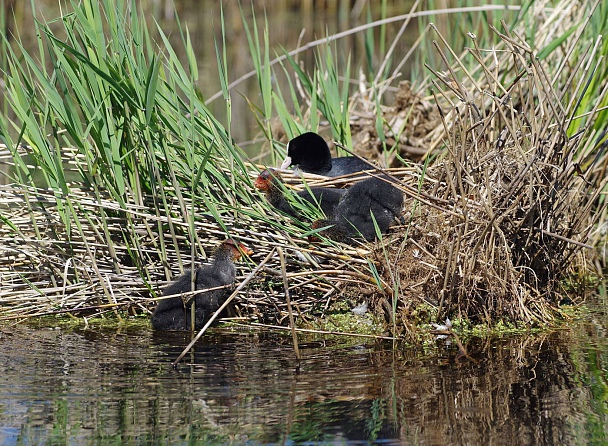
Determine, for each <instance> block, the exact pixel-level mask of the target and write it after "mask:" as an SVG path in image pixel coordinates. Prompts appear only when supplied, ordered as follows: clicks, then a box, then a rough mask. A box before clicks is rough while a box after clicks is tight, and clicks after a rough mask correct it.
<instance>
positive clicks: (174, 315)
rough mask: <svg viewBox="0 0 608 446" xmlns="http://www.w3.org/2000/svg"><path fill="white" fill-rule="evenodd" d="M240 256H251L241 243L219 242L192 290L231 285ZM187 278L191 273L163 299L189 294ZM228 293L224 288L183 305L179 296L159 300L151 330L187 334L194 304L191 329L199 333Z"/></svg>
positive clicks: (199, 269)
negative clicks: (193, 326) (177, 331)
mask: <svg viewBox="0 0 608 446" xmlns="http://www.w3.org/2000/svg"><path fill="white" fill-rule="evenodd" d="M242 254H247V255H249V254H252V252H251V251H250V250H249V249H247V248H246V247H245V245H243V244H242V243H238V242H236V241H234V240H231V239H228V240H225V241H223V242H222V243H221V244H220V245H219V247H218V248H217V249H216V251H215V258H214V260H213V263H212V264H211V265H207V266H203V267H200V268H198V269H197V270H196V271H195V272H194V274H195V275H196V277H195V278H194V285H195V289H196V290H204V289H208V288H214V287H220V286H225V285H232V284H234V280H235V277H236V268H235V266H234V263H233V262H234V261H235V260H238V259H239V258H240V257H241V255H242ZM191 277H192V272H191V271H186V272H185V273H184V274H183V275H182V276H180V277H178V278H177V279H176V280H175V281H174V282H173V283H171V284H170V285H169V286H168V287H167V288H166V289H165V291H164V292H163V296H170V295H173V294H180V293H187V292H189V291H191V290H192V288H191ZM230 293H231V290H230V289H229V288H228V287H226V288H221V289H218V290H213V291H205V292H201V293H196V294H195V295H194V297H193V298H189V302H188V304H186V305H184V300H183V299H182V297H181V296H176V297H172V298H169V299H163V300H161V301H159V303H158V306H157V307H156V310H154V314H153V315H152V327H153V328H154V329H156V330H190V329H191V328H190V307H191V306H192V301H194V302H195V310H196V311H195V314H196V317H195V329H196V330H200V329H201V328H203V326H204V325H205V324H206V323H207V321H208V320H209V318H210V317H211V315H212V314H213V313H214V312H216V311H217V309H218V308H219V307H220V306H222V304H223V303H224V302H225V301H226V299H227V298H228V296H230ZM187 300H188V299H187Z"/></svg>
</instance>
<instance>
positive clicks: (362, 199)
mask: <svg viewBox="0 0 608 446" xmlns="http://www.w3.org/2000/svg"><path fill="white" fill-rule="evenodd" d="M402 206H403V194H402V193H401V191H400V190H399V189H397V188H396V187H395V186H393V185H392V184H390V183H387V182H386V181H384V180H382V179H380V178H369V179H367V180H364V181H360V182H359V183H357V184H355V185H354V186H352V187H350V188H349V189H348V190H347V191H346V193H345V194H344V196H343V197H342V199H341V200H340V203H338V206H337V207H336V210H335V212H334V217H333V218H331V219H329V220H318V221H316V222H314V223H313V229H319V228H322V227H324V226H331V228H328V229H326V230H325V231H323V234H324V235H326V236H327V237H329V238H332V239H334V240H337V241H342V242H348V241H350V240H351V239H353V238H361V237H362V238H364V239H365V240H367V241H372V240H375V239H376V228H375V225H374V220H375V221H376V224H377V225H378V229H379V230H380V233H381V234H384V233H386V231H387V230H388V228H389V227H390V226H391V225H392V224H393V223H395V222H396V221H397V220H398V219H399V216H400V215H401V207H402ZM372 215H373V218H372Z"/></svg>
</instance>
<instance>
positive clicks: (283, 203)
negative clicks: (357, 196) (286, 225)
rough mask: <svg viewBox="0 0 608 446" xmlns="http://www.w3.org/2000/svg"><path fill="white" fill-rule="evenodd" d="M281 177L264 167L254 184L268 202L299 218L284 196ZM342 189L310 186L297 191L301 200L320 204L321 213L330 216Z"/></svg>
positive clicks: (342, 191) (343, 191)
mask: <svg viewBox="0 0 608 446" xmlns="http://www.w3.org/2000/svg"><path fill="white" fill-rule="evenodd" d="M282 183H283V178H282V177H281V175H280V174H279V173H278V172H277V171H275V170H273V169H265V170H263V171H262V172H261V173H260V175H259V176H258V177H257V178H256V180H255V182H254V186H255V187H256V188H257V189H258V190H260V191H262V192H264V194H265V195H266V199H267V200H268V202H269V203H270V204H271V205H272V206H273V207H275V208H276V209H279V210H280V211H283V212H285V213H286V214H288V215H291V216H292V217H295V218H299V217H300V213H299V212H298V210H297V209H295V208H294V207H293V206H292V205H291V203H290V202H289V201H288V200H287V199H286V198H285V195H284V193H283V190H282V189H281V184H282ZM345 192H346V191H345V190H344V189H333V188H328V187H311V188H308V189H306V190H303V191H300V192H298V193H297V194H296V195H298V196H299V197H300V198H302V199H303V200H306V201H308V202H309V203H313V204H314V205H315V206H317V205H318V206H320V207H321V210H322V211H323V213H324V214H325V215H326V216H328V217H331V216H332V215H333V214H334V209H335V208H336V206H337V205H338V203H339V201H340V198H341V197H342V196H343V195H344V194H345Z"/></svg>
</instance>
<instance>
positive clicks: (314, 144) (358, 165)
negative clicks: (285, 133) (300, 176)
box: [281, 132, 374, 177]
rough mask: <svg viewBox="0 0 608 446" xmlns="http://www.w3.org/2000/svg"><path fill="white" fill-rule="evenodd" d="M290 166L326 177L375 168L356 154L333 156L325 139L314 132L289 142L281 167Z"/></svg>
mask: <svg viewBox="0 0 608 446" xmlns="http://www.w3.org/2000/svg"><path fill="white" fill-rule="evenodd" d="M289 166H295V167H297V168H299V169H300V170H302V171H303V172H308V173H314V174H317V175H324V176H326V177H338V176H341V175H348V174H351V173H355V172H361V171H363V170H373V169H374V166H372V165H371V164H369V163H367V162H366V161H363V160H361V159H359V158H357V157H354V156H343V157H339V158H332V157H331V152H330V151H329V147H328V146H327V143H326V142H325V140H324V139H323V138H322V137H321V136H319V135H317V134H316V133H314V132H307V133H303V134H302V135H300V136H297V137H295V138H294V139H292V140H291V141H289V142H288V143H287V158H285V161H283V164H282V165H281V169H286V168H288V167H289Z"/></svg>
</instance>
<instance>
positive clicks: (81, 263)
mask: <svg viewBox="0 0 608 446" xmlns="http://www.w3.org/2000/svg"><path fill="white" fill-rule="evenodd" d="M565 3H567V2H560V3H559V5H561V6H560V7H563V5H565ZM596 6H597V3H596ZM73 8H74V12H71V13H67V14H66V15H65V16H63V17H62V18H61V20H62V22H63V24H64V26H65V32H66V34H67V38H66V40H65V41H63V40H61V41H60V40H58V39H57V38H55V37H54V35H53V33H52V31H51V30H50V28H48V27H47V26H46V25H44V24H43V23H39V24H38V26H39V33H40V35H41V36H42V37H41V42H44V43H45V45H43V44H42V43H41V46H40V53H39V54H38V59H39V60H40V61H44V60H45V59H46V58H51V59H52V60H53V66H54V69H53V70H52V71H51V72H48V73H47V72H46V71H44V70H42V69H40V68H39V60H36V58H34V57H32V56H31V55H28V54H27V53H25V52H24V50H23V48H21V49H20V50H17V51H14V52H13V51H11V53H10V54H9V70H8V73H7V76H6V79H7V100H8V102H9V105H10V107H12V109H13V110H14V111H15V114H16V116H17V119H16V121H14V122H8V121H7V120H5V119H1V120H0V123H1V125H2V128H0V131H2V136H3V138H4V140H5V141H6V145H5V146H4V148H3V149H0V150H1V151H0V161H2V162H4V163H6V164H9V165H11V169H12V171H13V172H14V173H13V174H12V177H11V180H12V181H11V184H9V185H7V186H2V187H0V218H1V219H2V225H1V226H0V271H1V276H0V307H1V309H2V314H1V317H2V319H5V320H23V319H27V318H31V317H38V316H41V315H50V314H64V313H65V314H70V315H74V316H78V317H84V318H89V317H97V316H100V315H105V314H111V315H113V317H118V318H122V317H125V316H127V315H135V314H137V315H146V314H148V313H149V312H150V310H151V309H152V308H153V307H154V304H155V300H156V299H158V297H159V296H160V293H161V291H162V289H163V287H164V286H165V285H166V284H167V282H168V281H170V280H171V279H172V278H174V277H175V276H176V275H177V274H180V273H181V272H183V270H184V269H187V268H191V267H193V266H194V265H196V264H197V263H199V262H203V261H205V260H206V259H207V256H208V255H209V254H210V253H211V250H212V249H213V248H214V247H215V246H216V245H217V244H218V243H219V241H220V240H222V239H224V238H225V237H227V236H229V237H234V238H236V239H238V240H241V241H243V242H244V243H245V244H246V245H248V246H249V247H250V248H252V249H253V250H254V251H255V255H254V256H253V257H252V258H251V259H245V261H244V262H242V263H240V264H239V265H238V268H239V273H240V274H239V277H240V279H239V280H243V277H245V275H246V274H247V272H248V271H251V270H252V269H254V267H255V266H256V265H257V264H258V263H259V261H260V260H261V259H262V258H264V257H265V256H267V255H268V254H270V253H271V252H273V251H274V250H275V248H281V251H282V252H284V253H285V254H286V258H287V271H286V281H287V283H286V282H285V279H284V277H283V275H282V273H281V268H282V266H283V265H282V262H281V260H280V258H279V255H278V254H277V253H275V254H274V255H273V256H271V257H270V258H269V260H268V261H267V263H266V264H265V265H264V268H262V269H261V270H260V272H259V273H258V275H257V276H256V277H254V278H253V279H252V280H251V281H250V282H248V286H247V287H246V288H244V289H243V290H241V291H240V292H239V294H238V296H237V298H236V299H235V301H234V305H233V308H232V309H231V311H232V313H233V316H234V317H235V318H237V319H238V320H240V321H254V322H255V323H263V324H273V325H283V326H285V325H287V323H288V322H287V321H288V317H289V316H290V315H292V316H295V317H296V318H297V319H298V324H299V325H306V324H307V323H308V322H312V321H313V320H315V319H316V318H319V317H322V316H324V315H325V314H327V312H328V311H330V310H331V308H332V306H333V304H334V303H336V302H344V301H345V302H347V304H349V305H352V306H354V305H355V304H357V303H360V302H361V301H366V302H369V304H370V309H371V311H373V312H374V313H376V314H384V316H385V318H386V321H387V331H390V334H391V335H392V336H403V335H408V336H411V337H414V335H415V331H416V330H415V326H416V325H417V324H421V323H427V322H432V321H440V320H444V319H445V318H446V317H449V318H461V319H465V320H468V321H470V322H473V323H476V322H485V323H488V324H495V323H497V322H499V321H506V322H511V323H515V324H524V325H527V326H529V325H531V324H539V323H548V322H550V321H552V320H554V319H555V317H556V316H557V315H558V314H559V308H558V305H557V303H558V301H559V300H560V299H561V297H562V296H563V292H564V287H563V285H564V283H565V282H566V280H568V279H570V278H572V277H579V278H580V277H582V278H584V277H586V276H588V275H589V274H590V272H592V271H593V269H592V268H591V266H593V264H594V262H595V260H596V256H595V250H594V249H593V247H594V246H595V245H596V244H597V243H598V240H599V239H598V238H594V237H595V236H596V234H599V233H600V232H599V227H600V223H601V221H602V219H603V216H604V215H605V213H606V204H605V200H604V199H603V193H604V190H605V186H606V178H605V175H604V172H605V169H606V163H608V157H606V156H605V153H604V145H603V139H602V138H603V134H602V133H601V131H600V130H598V129H597V128H598V125H597V124H596V121H595V120H596V118H597V117H598V116H601V115H599V114H598V113H599V112H600V111H601V110H602V105H603V104H605V103H606V98H605V94H604V93H605V85H604V84H605V82H603V80H602V78H601V77H602V72H603V71H602V70H603V67H604V65H603V62H602V58H601V57H600V56H601V54H602V50H601V45H599V44H595V45H594V44H593V42H589V41H583V40H582V39H583V37H582V32H579V33H575V32H573V31H569V30H570V29H574V28H573V27H574V26H575V25H574V24H578V23H581V21H583V22H584V21H585V20H588V21H589V20H591V17H592V16H593V14H592V12H591V13H590V12H589V10H588V9H585V8H583V7H580V8H579V9H576V8H571V9H569V15H567V16H551V18H549V19H547V18H546V17H545V18H544V20H543V24H546V23H547V22H551V20H555V19H556V17H559V19H560V20H561V21H560V26H561V29H562V31H563V32H564V34H563V35H564V36H565V37H564V38H563V39H562V38H558V39H557V44H556V45H554V46H552V48H551V51H546V54H543V59H539V58H538V57H537V56H538V54H537V53H536V52H535V51H534V50H533V49H532V48H531V47H530V46H529V44H528V43H527V40H526V38H524V37H523V35H524V34H522V33H521V32H519V31H518V30H517V29H512V28H510V27H509V26H507V25H506V24H505V23H503V24H502V26H501V28H495V27H494V26H493V25H489V27H488V29H489V30H490V31H491V32H492V33H493V36H494V38H495V39H497V40H496V42H497V43H496V44H495V45H493V46H492V47H485V48H484V47H482V46H480V43H479V42H478V40H477V38H476V37H475V36H474V35H472V34H471V35H470V36H469V38H470V41H469V46H470V48H469V49H468V50H467V51H466V52H465V53H462V54H457V52H456V51H454V50H452V49H451V48H450V45H449V44H448V42H447V39H446V38H445V37H444V36H442V34H440V33H439V31H437V30H434V31H433V28H432V27H430V28H429V30H430V31H433V32H435V33H436V34H435V35H436V38H437V39H438V41H439V42H440V43H436V45H435V51H436V52H437V54H439V56H440V60H442V61H443V66H440V67H437V66H435V67H433V66H428V67H427V68H428V70H429V72H430V73H432V75H431V77H430V78H429V80H428V85H429V86H432V94H431V95H430V96H427V97H424V96H423V95H422V94H421V93H420V92H419V91H417V90H416V89H415V88H414V87H412V85H411V84H409V83H402V84H401V85H400V87H399V89H398V90H397V95H396V100H395V104H394V106H392V107H388V106H386V105H381V104H380V103H379V102H378V101H379V98H380V97H381V96H382V94H381V92H382V91H384V90H383V88H384V84H383V82H385V81H386V82H391V81H392V80H394V79H388V78H387V79H385V81H381V82H376V83H374V82H372V83H367V82H365V81H363V80H361V81H360V82H359V83H358V89H357V91H356V92H354V94H353V92H352V91H351V89H350V88H349V87H348V84H349V82H348V81H346V82H342V81H340V79H339V76H338V72H337V70H336V67H335V64H334V58H333V55H332V53H331V49H330V48H327V50H326V52H325V53H324V57H322V56H321V55H320V56H319V58H318V60H317V67H316V68H315V70H313V73H312V74H311V73H308V72H307V71H306V70H305V67H301V66H300V64H299V63H298V61H297V60H295V59H293V58H291V57H286V59H287V61H288V63H287V64H285V65H281V66H280V70H282V72H283V73H284V74H286V75H288V76H289V77H290V79H292V80H291V81H290V83H289V91H288V92H286V93H285V96H288V97H290V98H291V100H292V101H293V102H294V104H295V105H297V110H298V111H297V112H296V114H295V115H290V114H289V113H288V112H287V109H286V107H285V105H284V103H285V97H284V96H283V95H284V93H282V92H280V91H275V90H273V88H272V82H271V79H272V77H273V76H274V73H273V71H272V70H271V69H270V66H271V64H270V59H269V49H268V47H267V38H265V39H264V38H263V39H262V40H259V35H260V33H259V32H258V30H257V27H256V25H255V24H254V26H253V27H252V28H251V29H250V28H246V29H247V33H248V37H249V40H250V46H251V54H252V57H253V58H254V64H255V65H256V73H257V76H258V81H259V84H260V90H261V100H262V104H261V105H260V106H253V105H252V109H253V110H254V111H255V112H256V113H257V114H258V115H259V120H260V127H261V131H262V132H263V134H264V135H265V136H266V137H267V138H268V140H269V141H270V143H271V147H272V150H271V153H272V157H271V158H272V161H273V164H274V161H276V160H278V159H279V158H280V157H281V156H282V155H283V154H284V146H283V145H282V143H281V141H285V140H286V139H288V138H290V137H292V136H294V134H297V133H298V132H300V131H302V130H304V129H313V130H319V131H323V132H324V133H326V134H331V135H332V136H334V137H335V138H336V139H338V140H339V141H340V142H342V143H345V147H344V149H347V148H348V147H352V144H353V142H355V143H356V144H355V145H356V147H357V153H361V154H364V155H365V156H366V157H367V158H369V159H373V160H374V161H376V163H377V164H378V166H381V167H382V168H383V169H382V171H383V172H385V173H388V174H390V175H392V176H393V177H394V178H395V180H396V184H397V186H398V187H399V188H400V189H401V190H402V192H403V193H404V196H405V197H406V199H405V206H404V221H405V222H406V223H405V224H403V225H400V226H396V227H394V228H393V229H392V230H391V232H390V233H389V234H386V235H385V236H383V237H382V238H381V239H380V240H379V241H377V242H376V243H372V244H362V243H354V244H353V245H350V246H348V245H341V244H338V243H334V242H332V241H330V240H324V241H323V242H321V243H320V244H316V245H314V244H310V243H309V242H308V239H307V236H308V235H309V234H310V224H309V222H308V220H303V221H295V220H292V219H290V218H288V217H286V216H284V215H280V214H279V213H278V212H277V211H275V210H273V209H271V208H269V205H268V204H267V203H266V202H265V200H264V198H263V197H262V196H261V195H260V194H259V193H258V192H257V191H256V190H255V189H254V188H253V179H255V177H256V176H257V174H258V172H259V171H260V170H261V169H263V168H264V167H265V166H262V165H255V164H252V163H250V162H247V161H245V157H244V155H243V153H242V152H241V151H240V149H239V148H238V147H237V146H236V145H235V144H234V142H233V141H232V137H231V132H230V128H231V126H232V123H231V122H228V123H226V125H223V124H222V123H220V122H218V121H217V120H216V119H215V118H214V117H213V116H212V115H211V114H210V112H209V110H208V109H207V107H206V105H205V100H204V98H203V97H202V95H201V94H200V92H199V91H198V90H197V89H196V87H194V82H195V80H196V76H197V68H196V61H195V60H194V58H193V56H192V52H191V51H188V49H189V48H190V49H191V46H190V45H191V44H190V40H189V37H188V33H187V31H186V30H184V31H183V35H182V37H183V45H184V47H185V48H186V49H187V51H186V54H187V56H188V57H187V61H186V63H185V64H183V63H182V61H180V60H178V58H177V56H176V55H175V52H173V50H172V48H171V45H170V44H169V42H168V40H167V38H166V36H164V34H162V31H160V30H159V33H160V40H159V42H162V45H163V51H162V54H158V53H157V52H156V45H159V43H158V42H153V41H152V39H151V38H150V33H149V31H148V30H147V28H146V27H145V22H143V21H142V20H141V19H140V18H138V17H139V16H138V14H137V13H136V10H135V5H134V3H129V2H122V1H118V2H110V1H102V2H92V1H85V2H80V3H78V4H74V5H73ZM539 11H541V12H542V11H543V10H542V9H539ZM530 13H531V12H530ZM564 17H567V18H568V19H569V21H565V20H563V18H564ZM119 25H120V26H119ZM102 29H108V33H109V34H108V35H106V36H103V34H99V33H96V32H93V31H94V30H102ZM542 29H544V30H547V29H550V28H547V27H546V26H543V27H542ZM581 46H582V47H583V48H584V50H581V51H574V49H575V48H579V47H581ZM223 48H224V43H223V42H216V49H217V54H218V64H219V65H220V73H219V75H220V79H221V82H222V85H223V89H222V94H223V98H224V100H225V103H226V107H227V112H228V113H227V115H228V116H230V107H231V102H230V90H229V88H228V85H229V82H228V77H227V67H226V66H225V57H224V56H223ZM557 56H559V57H557ZM555 60H559V61H560V62H559V63H557V62H555ZM18 61H23V62H19V63H18ZM348 72H349V68H347V69H346V73H345V74H346V76H345V77H346V78H347V79H348V77H349V76H348ZM290 74H294V76H293V78H292V76H290ZM590 86H593V87H592V89H593V91H595V92H596V93H597V95H596V98H595V99H594V100H591V99H589V97H588V96H589V92H590ZM299 101H301V103H299ZM344 104H350V106H349V107H345V106H344ZM303 110H305V111H303ZM274 113H276V115H277V116H276V117H275V116H273V115H274ZM321 118H325V119H326V121H324V120H323V119H321ZM9 126H11V127H13V128H14V129H17V130H19V138H18V139H17V140H13V139H11V137H10V132H8V127H9ZM579 127H580V131H579V130H578V128H579ZM336 147H337V148H338V149H339V151H344V150H343V149H342V148H341V145H340V144H336ZM275 165H276V164H275ZM404 165H405V166H406V167H403V166H404ZM394 166H401V167H394ZM371 174H374V172H372V173H371ZM286 180H287V184H288V186H289V187H293V188H294V189H298V188H301V187H306V185H308V186H313V185H314V186H327V187H343V186H345V185H348V184H350V183H351V182H352V181H355V179H353V178H343V179H325V178H320V177H315V176H309V175H306V176H304V178H303V179H302V178H301V177H295V176H287V177H286ZM298 206H301V207H302V211H303V213H304V215H305V216H306V217H307V218H308V219H313V218H316V217H318V216H319V215H318V213H317V211H315V210H314V209H310V208H308V207H306V206H303V205H301V204H300V205H298ZM594 231H595V232H594ZM574 272H576V273H577V275H574ZM581 281H582V279H581ZM285 286H287V289H288V290H289V294H290V297H291V307H292V311H288V304H287V301H286V299H285Z"/></svg>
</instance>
